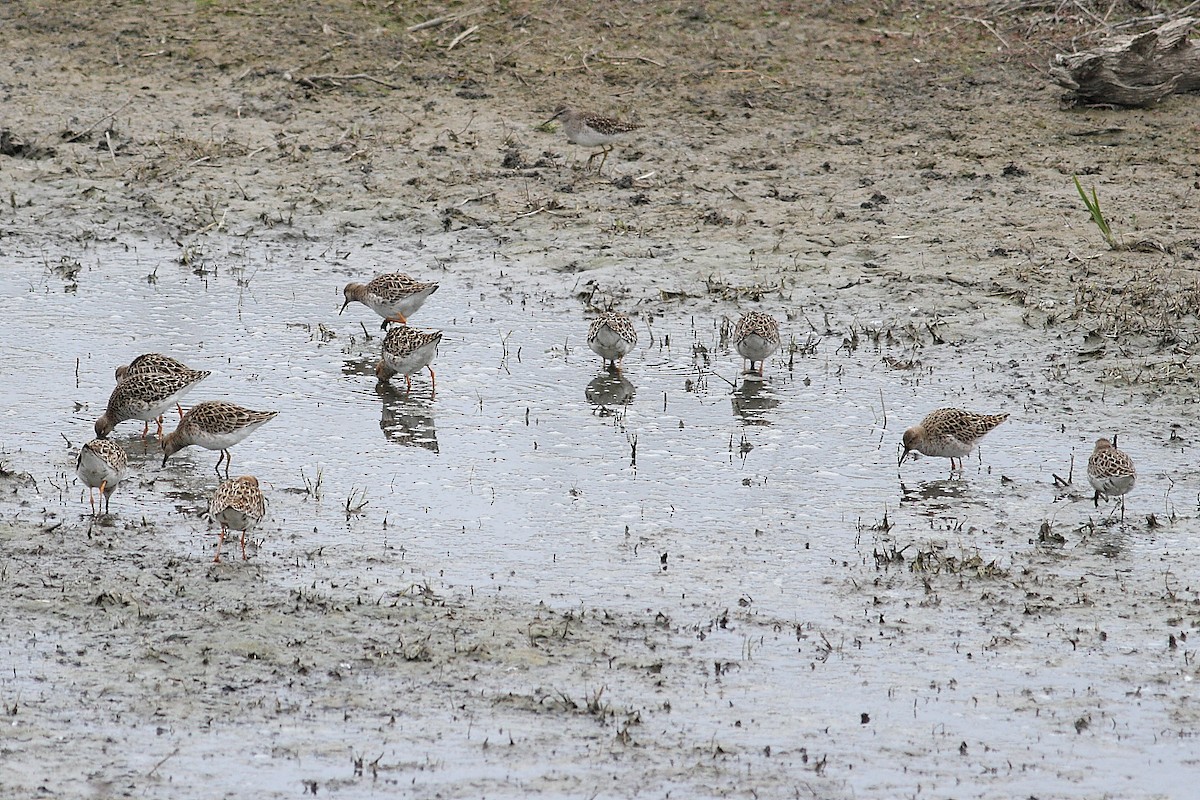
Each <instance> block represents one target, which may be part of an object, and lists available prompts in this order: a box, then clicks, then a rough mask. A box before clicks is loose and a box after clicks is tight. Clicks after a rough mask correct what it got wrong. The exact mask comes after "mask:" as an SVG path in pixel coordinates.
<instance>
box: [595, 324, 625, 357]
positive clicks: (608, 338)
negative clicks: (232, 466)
mask: <svg viewBox="0 0 1200 800" xmlns="http://www.w3.org/2000/svg"><path fill="white" fill-rule="evenodd" d="M588 347H590V348H592V352H593V353H595V354H596V355H598V356H600V357H601V358H606V359H608V360H609V361H616V360H617V359H618V358H623V357H624V356H625V354H626V353H628V352H629V351H630V350H632V349H633V345H631V344H630V343H629V342H627V341H625V340H624V339H622V338H621V337H620V335H619V334H617V333H615V332H614V331H613V329H612V328H609V327H608V326H607V325H606V326H605V327H603V328H601V329H600V330H599V331H597V333H596V338H595V339H593V340H592V341H590V342H588Z"/></svg>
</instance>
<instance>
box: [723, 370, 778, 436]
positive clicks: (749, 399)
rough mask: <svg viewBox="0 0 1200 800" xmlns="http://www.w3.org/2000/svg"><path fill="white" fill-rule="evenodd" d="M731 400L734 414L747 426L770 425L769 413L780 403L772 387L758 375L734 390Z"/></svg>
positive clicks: (746, 380)
mask: <svg viewBox="0 0 1200 800" xmlns="http://www.w3.org/2000/svg"><path fill="white" fill-rule="evenodd" d="M730 399H731V400H732V402H733V413H734V414H736V415H737V416H739V417H741V418H742V422H743V423H744V424H746V425H770V424H771V420H770V419H768V418H767V412H769V411H771V410H772V409H774V408H776V407H777V406H778V405H779V402H780V401H779V397H778V396H777V395H776V394H775V391H774V390H773V389H772V388H771V387H770V385H769V384H768V383H767V382H766V381H764V380H763V379H762V378H759V377H758V376H756V375H755V376H747V377H746V378H745V379H744V380H743V381H742V385H741V386H739V387H737V388H736V389H734V391H733V395H732V396H731V398H730Z"/></svg>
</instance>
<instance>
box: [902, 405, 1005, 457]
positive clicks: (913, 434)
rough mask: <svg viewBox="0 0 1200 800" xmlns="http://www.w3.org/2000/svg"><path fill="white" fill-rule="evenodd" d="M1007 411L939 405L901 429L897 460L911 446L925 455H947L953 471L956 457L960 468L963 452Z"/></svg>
mask: <svg viewBox="0 0 1200 800" xmlns="http://www.w3.org/2000/svg"><path fill="white" fill-rule="evenodd" d="M1006 419H1008V414H976V413H974V412H971V411H963V410H962V409H959V408H939V409H938V410H937V411H931V412H930V413H929V414H928V415H926V417H925V419H923V420H921V424H920V425H914V426H913V427H911V428H909V429H908V430H906V431H905V432H904V452H903V453H902V454H901V455H900V461H899V463H901V464H903V463H904V459H906V458H908V454H909V452H910V451H912V450H916V451H917V452H918V453H924V454H925V455H927V456H936V457H938V458H948V459H950V471H951V472H953V471H954V459H956V458H957V459H958V469H959V470H961V469H962V460H963V456H965V455H967V454H968V453H970V452H971V451H972V450H973V449H974V448H975V445H977V444H979V440H980V439H982V438H983V437H984V436H986V435H987V434H988V433H989V432H990V431H991V430H992V429H993V428H995V427H996V426H997V425H999V424H1000V423H1001V422H1004V420H1006Z"/></svg>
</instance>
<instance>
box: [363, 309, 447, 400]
mask: <svg viewBox="0 0 1200 800" xmlns="http://www.w3.org/2000/svg"><path fill="white" fill-rule="evenodd" d="M441 341H442V332H441V331H419V330H417V329H415V328H410V327H409V326H407V325H404V326H401V327H399V328H392V329H391V330H390V331H388V334H387V336H385V337H384V339H383V352H382V357H381V358H380V359H379V363H378V364H376V365H375V375H376V377H378V378H379V382H380V383H383V382H384V381H386V380H388V379H389V378H391V377H392V376H393V375H397V374H399V375H403V376H404V382H405V386H406V391H408V390H411V389H412V376H413V374H414V373H417V372H420V371H421V370H422V369H423V368H425V369H428V370H429V380H430V382H431V383H432V388H433V391H435V392H436V391H437V376H436V375H434V373H433V367H432V366H431V365H432V364H433V359H434V356H436V355H437V348H438V343H439V342H441Z"/></svg>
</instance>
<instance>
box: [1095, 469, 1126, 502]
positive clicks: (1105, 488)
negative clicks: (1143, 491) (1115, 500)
mask: <svg viewBox="0 0 1200 800" xmlns="http://www.w3.org/2000/svg"><path fill="white" fill-rule="evenodd" d="M1134 480H1135V476H1133V475H1108V476H1095V475H1090V474H1089V475H1088V483H1090V484H1091V485H1092V488H1093V489H1095V490H1096V491H1098V492H1099V493H1100V494H1102V495H1104V496H1105V497H1120V496H1121V495H1123V494H1127V493H1128V492H1129V490H1130V489H1132V488H1133V483H1134Z"/></svg>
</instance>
